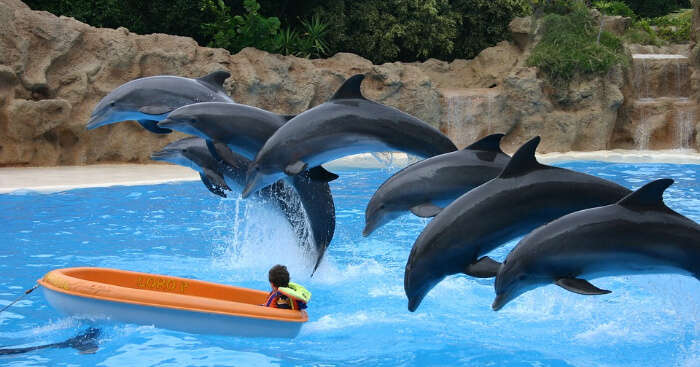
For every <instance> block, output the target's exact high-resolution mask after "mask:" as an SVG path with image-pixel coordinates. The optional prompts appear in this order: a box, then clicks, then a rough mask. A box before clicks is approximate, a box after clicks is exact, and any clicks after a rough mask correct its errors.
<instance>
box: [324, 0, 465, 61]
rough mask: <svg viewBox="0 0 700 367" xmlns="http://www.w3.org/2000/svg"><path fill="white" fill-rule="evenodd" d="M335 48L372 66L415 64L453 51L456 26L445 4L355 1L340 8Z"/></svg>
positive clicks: (434, 1) (424, 0)
mask: <svg viewBox="0 0 700 367" xmlns="http://www.w3.org/2000/svg"><path fill="white" fill-rule="evenodd" d="M341 6H342V7H343V10H344V18H345V19H343V20H342V22H343V24H344V27H343V30H342V32H341V33H340V34H337V35H336V37H337V39H336V44H337V45H338V44H340V45H343V46H344V47H343V51H346V52H354V53H357V54H359V55H361V56H364V57H367V58H369V59H370V60H372V61H374V62H376V63H383V62H389V61H394V60H402V61H415V60H422V59H426V58H428V57H430V56H433V55H442V54H449V53H451V52H452V50H453V49H454V38H455V36H456V34H457V23H456V21H455V19H454V16H453V14H452V13H451V11H450V7H449V3H448V2H447V0H386V1H375V0H356V1H346V2H343V4H342V5H341Z"/></svg>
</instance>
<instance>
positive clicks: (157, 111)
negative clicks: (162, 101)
mask: <svg viewBox="0 0 700 367" xmlns="http://www.w3.org/2000/svg"><path fill="white" fill-rule="evenodd" d="M174 110H175V108H173V107H170V106H165V105H151V106H143V107H141V108H139V112H142V113H145V114H147V115H162V114H164V113H170V112H173V111H174Z"/></svg>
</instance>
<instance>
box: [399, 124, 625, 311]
mask: <svg viewBox="0 0 700 367" xmlns="http://www.w3.org/2000/svg"><path fill="white" fill-rule="evenodd" d="M539 142H540V138H539V137H535V138H534V139H532V140H530V141H528V142H527V143H525V144H524V145H523V146H521V147H520V148H519V149H518V151H517V152H515V154H513V157H512V158H511V159H510V162H508V165H507V166H506V167H505V168H504V169H503V171H502V172H501V173H500V175H499V176H498V177H496V178H494V179H493V180H491V181H488V182H486V183H484V184H483V185H481V186H479V187H477V188H475V189H473V190H471V191H469V192H467V193H466V194H464V195H462V196H460V197H459V198H458V199H457V200H455V201H454V202H453V203H452V204H450V205H449V206H448V207H447V208H445V209H444V210H443V211H441V212H440V214H438V215H437V216H436V217H435V218H434V219H433V220H432V221H431V222H430V223H428V225H427V226H426V227H425V229H424V230H423V232H422V233H421V234H420V235H419V236H418V239H416V242H415V243H414V244H413V248H412V249H411V254H410V255H409V258H408V262H407V263H406V271H405V273H404V290H405V291H406V296H407V297H408V309H409V310H410V311H415V310H416V308H417V307H418V305H419V304H420V302H421V301H422V300H423V297H425V295H426V294H427V293H428V292H429V291H430V290H431V289H432V288H433V286H435V284H437V283H438V282H440V281H441V280H442V279H443V278H444V277H446V276H447V275H450V274H456V273H465V274H467V275H471V276H474V277H482V278H488V277H493V276H495V275H496V273H497V272H498V268H499V266H500V264H499V263H498V262H496V261H494V260H492V259H491V258H489V257H488V256H483V255H484V254H486V253H488V252H489V251H491V250H493V249H494V248H496V247H498V246H500V245H501V244H503V243H505V242H508V241H509V240H511V239H513V238H516V237H518V236H522V235H524V234H526V233H528V232H530V231H531V230H533V229H535V228H537V227H538V226H540V225H542V224H545V223H547V222H549V221H552V220H554V219H556V218H559V217H561V216H563V215H566V214H569V213H573V212H575V211H578V210H582V209H587V208H592V207H596V206H601V205H607V204H611V203H614V202H616V201H618V200H620V198H622V197H624V196H625V195H627V194H629V193H630V191H629V190H628V189H626V188H624V187H622V186H620V185H618V184H616V183H613V182H610V181H607V180H604V179H602V178H598V177H595V176H591V175H587V174H585V173H580V172H575V171H571V170H568V169H564V168H558V167H552V166H546V165H543V164H540V163H539V162H537V159H535V149H536V148H537V145H538V144H539ZM481 256H483V257H481Z"/></svg>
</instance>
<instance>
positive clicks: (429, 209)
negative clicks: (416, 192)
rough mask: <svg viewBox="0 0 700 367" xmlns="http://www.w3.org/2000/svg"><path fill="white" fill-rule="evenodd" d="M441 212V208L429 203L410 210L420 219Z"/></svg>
mask: <svg viewBox="0 0 700 367" xmlns="http://www.w3.org/2000/svg"><path fill="white" fill-rule="evenodd" d="M441 211H442V208H441V207H439V206H437V205H435V204H433V203H431V202H427V203H423V204H418V205H416V206H414V207H413V208H411V213H413V214H414V215H416V216H418V217H421V218H431V217H434V216H436V215H438V214H440V212H441Z"/></svg>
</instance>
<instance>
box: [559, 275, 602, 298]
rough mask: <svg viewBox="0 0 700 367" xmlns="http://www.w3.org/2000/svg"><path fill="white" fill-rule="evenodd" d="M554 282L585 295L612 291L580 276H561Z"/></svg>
mask: <svg viewBox="0 0 700 367" xmlns="http://www.w3.org/2000/svg"><path fill="white" fill-rule="evenodd" d="M554 284H556V285H558V286H560V287H562V288H564V289H566V290H567V291H569V292H574V293H578V294H584V295H600V294H608V293H611V291H609V290H607V289H600V288H598V287H596V286H594V285H593V284H591V283H589V282H588V281H587V280H584V279H579V278H560V279H557V281H556V282H554Z"/></svg>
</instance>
